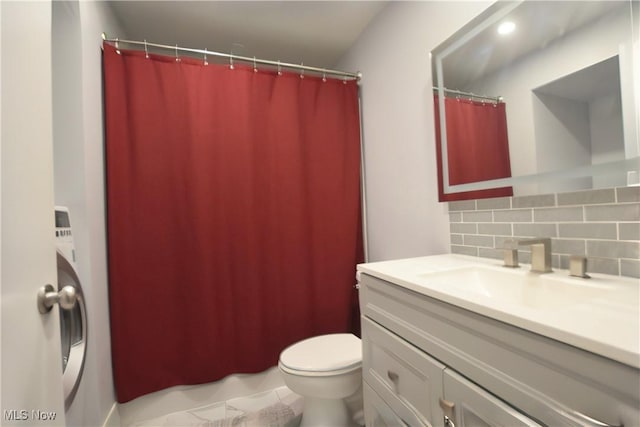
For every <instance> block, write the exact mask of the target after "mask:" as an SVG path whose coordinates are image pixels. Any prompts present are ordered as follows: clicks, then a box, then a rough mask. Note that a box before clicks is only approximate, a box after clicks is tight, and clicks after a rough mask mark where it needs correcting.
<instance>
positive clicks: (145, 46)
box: [144, 39, 149, 59]
mask: <svg viewBox="0 0 640 427" xmlns="http://www.w3.org/2000/svg"><path fill="white" fill-rule="evenodd" d="M144 57H145V58H147V59H149V49H148V48H147V39H144Z"/></svg>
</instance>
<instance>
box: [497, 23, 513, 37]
mask: <svg viewBox="0 0 640 427" xmlns="http://www.w3.org/2000/svg"><path fill="white" fill-rule="evenodd" d="M515 29H516V24H514V23H513V22H511V21H506V22H503V23H502V24H500V26H499V27H498V34H502V35H505V34H509V33H512V32H513V30H515Z"/></svg>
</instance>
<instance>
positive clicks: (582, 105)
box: [431, 0, 640, 201]
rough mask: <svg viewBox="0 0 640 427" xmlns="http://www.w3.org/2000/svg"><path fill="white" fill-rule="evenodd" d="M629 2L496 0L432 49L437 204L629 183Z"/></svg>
mask: <svg viewBox="0 0 640 427" xmlns="http://www.w3.org/2000/svg"><path fill="white" fill-rule="evenodd" d="M639 6H640V5H639V4H638V2H637V1H630V0H624V1H616V0H612V1H607V0H605V1H519V2H510V1H499V2H497V3H494V4H493V5H492V6H491V7H489V8H488V9H487V10H486V11H485V12H483V13H482V14H480V15H479V16H478V17H476V18H475V19H474V20H472V21H471V22H469V23H468V24H467V25H465V26H464V27H463V28H461V29H460V30H459V31H457V32H456V33H455V34H453V35H452V36H451V37H450V38H448V39H447V40H445V41H444V42H443V43H442V44H441V45H439V46H437V47H436V48H435V49H434V50H433V51H432V52H431V65H432V75H433V78H434V88H433V89H434V91H433V93H434V110H435V120H436V144H437V147H436V149H437V153H438V163H439V164H438V166H439V171H438V175H439V187H440V200H441V201H447V200H461V199H477V198H484V197H497V196H505V195H531V194H541V193H551V192H554V193H555V192H563V191H576V190H583V189H591V188H604V187H614V186H626V185H637V184H638V183H640V176H639V171H640V141H639V137H638V134H639V133H638V130H639V128H640V124H639V122H640V119H639V113H640V107H639V106H638V99H640V43H639V41H638V33H639V29H638V23H639V21H640V16H639V12H638V9H639Z"/></svg>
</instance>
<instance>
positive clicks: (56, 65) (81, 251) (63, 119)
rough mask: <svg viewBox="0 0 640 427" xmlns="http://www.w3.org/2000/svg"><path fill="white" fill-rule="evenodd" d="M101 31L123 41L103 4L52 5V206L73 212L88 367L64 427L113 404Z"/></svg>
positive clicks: (100, 414)
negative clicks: (53, 188)
mask: <svg viewBox="0 0 640 427" xmlns="http://www.w3.org/2000/svg"><path fill="white" fill-rule="evenodd" d="M103 31H104V32H106V33H107V34H118V36H119V37H122V35H123V32H122V31H121V30H120V28H119V25H118V23H117V21H116V20H115V18H114V17H113V15H112V14H111V11H110V9H109V8H108V7H107V5H106V4H105V3H103V2H85V1H82V2H78V1H77V0H75V1H65V2H54V5H53V38H54V47H53V51H54V59H53V78H54V81H53V84H54V175H55V202H56V204H61V205H65V206H68V207H69V209H70V212H71V220H72V226H73V231H74V240H75V244H76V253H77V261H78V270H79V275H80V279H81V281H82V284H83V290H84V293H85V300H86V305H87V314H88V324H89V329H88V349H87V360H86V364H85V368H84V374H83V380H82V382H81V384H80V388H79V390H78V393H77V395H76V398H75V400H74V403H73V405H72V406H71V408H70V409H69V411H68V413H67V425H69V426H74V425H77V426H99V425H103V424H104V422H105V419H106V418H107V416H108V415H109V413H110V411H111V410H112V408H113V406H114V403H115V397H114V388H113V377H112V369H111V339H110V333H109V306H108V301H109V299H108V287H107V256H106V237H105V203H104V197H105V193H104V176H103V174H104V156H103V146H104V145H103V144H104V141H103V132H104V130H103V120H102V72H101V68H102V65H101V50H100V46H101V42H102V40H101V33H102V32H103ZM115 422H116V424H117V420H116V421H115Z"/></svg>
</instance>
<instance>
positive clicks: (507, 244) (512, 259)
mask: <svg viewBox="0 0 640 427" xmlns="http://www.w3.org/2000/svg"><path fill="white" fill-rule="evenodd" d="M502 250H503V254H504V264H503V266H504V267H509V268H517V267H520V265H519V264H518V241H517V240H516V239H506V240H505V241H504V243H503V244H502Z"/></svg>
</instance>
